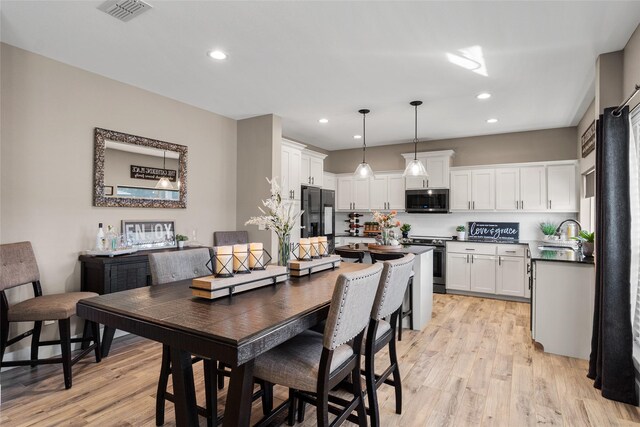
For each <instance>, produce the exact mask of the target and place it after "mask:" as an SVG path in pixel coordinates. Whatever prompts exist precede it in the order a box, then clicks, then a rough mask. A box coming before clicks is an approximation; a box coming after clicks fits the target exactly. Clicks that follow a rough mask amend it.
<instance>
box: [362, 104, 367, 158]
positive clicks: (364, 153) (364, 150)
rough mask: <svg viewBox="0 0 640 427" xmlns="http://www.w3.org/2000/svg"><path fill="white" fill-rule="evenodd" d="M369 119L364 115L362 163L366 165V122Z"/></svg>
mask: <svg viewBox="0 0 640 427" xmlns="http://www.w3.org/2000/svg"><path fill="white" fill-rule="evenodd" d="M366 119H367V113H362V163H366V161H365V160H366V153H367V126H366V125H365V121H366Z"/></svg>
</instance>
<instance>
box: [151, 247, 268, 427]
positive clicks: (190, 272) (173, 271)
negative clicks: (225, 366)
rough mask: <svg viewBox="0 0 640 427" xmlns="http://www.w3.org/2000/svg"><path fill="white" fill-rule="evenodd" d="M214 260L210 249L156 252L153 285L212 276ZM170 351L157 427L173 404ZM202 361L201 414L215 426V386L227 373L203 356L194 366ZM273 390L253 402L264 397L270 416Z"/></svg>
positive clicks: (159, 397) (164, 362) (164, 364)
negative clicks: (209, 264) (169, 387)
mask: <svg viewBox="0 0 640 427" xmlns="http://www.w3.org/2000/svg"><path fill="white" fill-rule="evenodd" d="M210 258H211V251H210V249H208V248H197V249H189V250H181V251H171V252H157V253H151V254H149V267H150V269H151V284H152V285H160V284H164V283H171V282H176V281H179V280H185V279H192V278H194V277H202V276H207V275H209V274H211V272H210V271H209V269H208V268H207V267H206V264H207V262H208V261H209V260H210ZM170 354H171V352H170V348H169V346H167V345H163V346H162V364H161V367H160V377H159V379H158V390H157V393H156V425H159V426H161V425H162V424H164V406H165V400H168V401H170V402H173V399H174V397H173V394H171V393H168V392H167V383H168V381H169V376H170V375H171V358H170ZM199 361H203V364H204V382H205V400H206V402H205V407H204V408H203V407H198V413H199V414H200V415H203V416H205V417H206V418H207V426H216V425H217V424H218V422H219V421H220V419H219V417H218V414H217V407H218V392H217V388H216V387H215V386H214V384H216V383H217V378H218V377H220V376H221V375H225V374H228V372H225V371H220V370H218V369H217V361H216V360H214V359H208V358H204V357H200V356H195V357H192V358H191V363H197V362H199ZM270 391H271V390H270V389H269V390H267V391H266V392H265V390H264V388H263V390H262V391H261V392H258V393H256V394H255V395H254V400H255V399H257V398H258V397H260V396H262V398H263V408H264V411H265V412H267V411H268V410H269V409H270V408H271V406H273V404H272V403H271V402H270V401H268V399H271V397H270Z"/></svg>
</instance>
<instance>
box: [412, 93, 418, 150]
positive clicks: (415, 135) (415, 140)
mask: <svg viewBox="0 0 640 427" xmlns="http://www.w3.org/2000/svg"><path fill="white" fill-rule="evenodd" d="M415 110H416V115H415V134H414V137H413V160H418V106H417V105H416V106H415Z"/></svg>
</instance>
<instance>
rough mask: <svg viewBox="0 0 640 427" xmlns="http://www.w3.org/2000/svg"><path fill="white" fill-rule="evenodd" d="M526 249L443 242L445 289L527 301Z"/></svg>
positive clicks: (518, 246)
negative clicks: (525, 299) (445, 247)
mask: <svg viewBox="0 0 640 427" xmlns="http://www.w3.org/2000/svg"><path fill="white" fill-rule="evenodd" d="M526 254H527V249H526V246H521V245H511V244H508V245H504V244H503V245H500V244H498V245H496V244H491V243H472V242H449V243H447V275H446V277H447V285H446V287H447V290H454V291H464V292H477V293H483V294H489V295H501V296H506V297H516V298H527V297H528V292H527V290H528V286H527V278H528V275H527V256H526Z"/></svg>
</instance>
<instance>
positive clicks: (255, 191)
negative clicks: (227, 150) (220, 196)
mask: <svg viewBox="0 0 640 427" xmlns="http://www.w3.org/2000/svg"><path fill="white" fill-rule="evenodd" d="M281 140H282V124H281V119H280V117H278V116H275V115H273V114H269V115H265V116H259V117H252V118H250V119H244V120H239V121H238V169H237V171H236V181H237V202H236V229H238V230H247V231H248V232H249V240H250V241H253V242H262V243H263V244H264V247H265V248H268V249H267V250H269V251H270V252H271V254H272V255H273V256H274V257H275V256H276V255H275V254H276V252H274V248H277V241H276V239H275V238H274V237H273V235H272V233H271V232H270V231H261V230H258V227H257V226H255V225H244V224H245V222H246V221H247V220H248V219H249V218H250V217H252V216H258V215H260V211H259V210H258V207H262V200H263V199H266V198H268V197H269V195H270V194H271V193H270V186H269V183H268V182H267V180H266V179H265V178H272V177H274V176H279V175H280V156H281V154H280V150H281V144H282V142H281Z"/></svg>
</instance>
